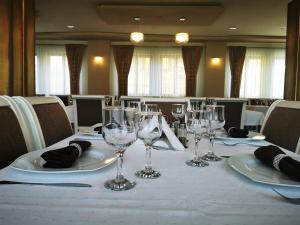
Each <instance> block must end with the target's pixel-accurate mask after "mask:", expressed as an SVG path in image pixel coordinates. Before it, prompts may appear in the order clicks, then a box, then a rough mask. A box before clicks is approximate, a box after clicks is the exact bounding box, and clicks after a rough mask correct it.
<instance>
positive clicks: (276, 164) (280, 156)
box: [273, 154, 289, 171]
mask: <svg viewBox="0 0 300 225" xmlns="http://www.w3.org/2000/svg"><path fill="white" fill-rule="evenodd" d="M285 157H289V156H288V155H286V154H278V155H276V156H275V157H274V159H273V166H274V168H275V169H276V170H278V171H280V169H279V163H280V161H281V160H282V159H283V158H285Z"/></svg>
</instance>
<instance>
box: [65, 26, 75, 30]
mask: <svg viewBox="0 0 300 225" xmlns="http://www.w3.org/2000/svg"><path fill="white" fill-rule="evenodd" d="M67 28H69V29H73V28H75V26H74V25H68V26H67Z"/></svg>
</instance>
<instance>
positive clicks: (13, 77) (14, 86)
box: [0, 0, 35, 96]
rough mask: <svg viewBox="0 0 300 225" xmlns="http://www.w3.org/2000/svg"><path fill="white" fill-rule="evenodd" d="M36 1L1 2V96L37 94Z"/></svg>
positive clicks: (16, 0) (3, 0)
mask: <svg viewBox="0 0 300 225" xmlns="http://www.w3.org/2000/svg"><path fill="white" fill-rule="evenodd" d="M34 6H35V1H34V0H14V1H12V0H1V1H0V95H20V96H33V95H34V94H35V77H34V52H35V36H34V34H35V25H34V24H35V11H34V8H35V7H34Z"/></svg>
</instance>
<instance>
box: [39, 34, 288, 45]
mask: <svg viewBox="0 0 300 225" xmlns="http://www.w3.org/2000/svg"><path fill="white" fill-rule="evenodd" d="M174 38H175V35H163V34H159V35H153V34H145V42H148V41H149V42H173V41H174ZM99 39H101V40H109V41H113V42H118V41H122V42H123V41H129V33H111V32H76V33H75V32H37V33H36V40H82V41H87V40H99ZM206 41H222V42H268V43H285V42H286V36H262V35H230V36H201V35H190V42H202V43H203V42H206Z"/></svg>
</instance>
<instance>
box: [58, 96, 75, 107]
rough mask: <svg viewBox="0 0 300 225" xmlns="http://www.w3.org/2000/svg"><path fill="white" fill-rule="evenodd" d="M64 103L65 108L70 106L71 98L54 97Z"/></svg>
mask: <svg viewBox="0 0 300 225" xmlns="http://www.w3.org/2000/svg"><path fill="white" fill-rule="evenodd" d="M55 96H57V97H58V98H60V100H61V101H62V102H63V103H64V105H65V106H69V105H72V97H71V95H55Z"/></svg>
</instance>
